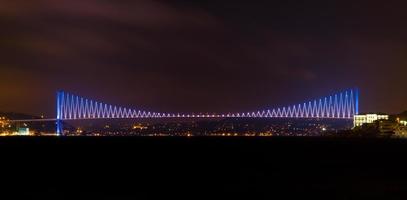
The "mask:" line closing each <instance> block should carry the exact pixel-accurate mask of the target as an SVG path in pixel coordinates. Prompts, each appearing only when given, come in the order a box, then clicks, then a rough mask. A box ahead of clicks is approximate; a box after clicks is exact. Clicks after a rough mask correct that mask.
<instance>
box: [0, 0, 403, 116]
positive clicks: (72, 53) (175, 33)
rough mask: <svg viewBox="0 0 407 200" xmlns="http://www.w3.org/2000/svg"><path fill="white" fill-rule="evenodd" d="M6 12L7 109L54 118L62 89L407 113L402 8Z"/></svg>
mask: <svg viewBox="0 0 407 200" xmlns="http://www.w3.org/2000/svg"><path fill="white" fill-rule="evenodd" d="M0 2H1V4H2V7H1V8H0V17H1V19H2V20H1V21H0V24H1V25H2V27H3V29H4V30H5V31H3V32H2V33H0V38H1V41H2V45H1V46H0V53H1V54H2V55H3V58H2V60H0V74H1V75H0V76H1V78H0V91H1V92H0V111H14V112H23V113H28V114H36V115H39V114H45V115H47V116H53V115H54V113H55V111H54V109H55V106H54V104H55V102H54V99H55V98H54V96H55V92H56V91H58V90H60V89H64V90H67V91H74V92H76V93H78V94H83V95H85V96H89V97H91V98H93V99H106V100H105V101H106V102H110V103H112V104H118V105H134V106H137V107H139V108H142V109H144V110H159V111H163V112H203V113H205V112H218V113H223V112H228V111H236V112H240V111H246V110H249V111H250V110H253V109H257V108H265V107H274V106H276V105H291V104H294V103H298V102H302V101H303V100H304V98H305V99H313V98H317V97H319V96H323V95H326V94H331V93H335V92H338V90H341V89H343V88H353V87H358V88H360V92H361V97H362V98H361V99H360V105H361V107H360V111H361V112H386V113H391V114H392V113H399V112H401V111H403V110H406V108H407V103H406V102H407V92H406V90H405V88H403V81H404V76H405V74H407V67H406V64H407V62H406V59H405V53H406V52H407V49H406V46H407V40H406V39H405V35H406V34H407V28H406V26H405V25H404V24H403V19H404V18H406V17H407V14H406V13H405V12H404V10H403V8H404V7H406V3H405V2H397V1H394V2H392V1H390V2H387V3H388V4H386V5H382V4H381V3H380V2H379V1H370V2H369V4H365V3H363V2H359V1H352V2H350V1H348V2H343V1H341V2H339V1H336V2H335V1H333V2H323V1H319V2H318V1H316V2H313V3H310V2H307V3H287V2H286V3H283V2H278V3H276V2H266V1H264V2H257V3H251V4H249V3H243V2H239V1H236V2H234V3H226V2H204V1H196V2H189V1H173V2H172V3H170V2H167V1H124V2H121V3H115V2H98V1H92V0H84V1H68V0H63V1H58V2H54V1H49V0H42V1H33V2H29V3H27V2H24V3H22V2H20V1H15V2H14V1H13V2H10V1H0ZM19 2H20V3H19Z"/></svg>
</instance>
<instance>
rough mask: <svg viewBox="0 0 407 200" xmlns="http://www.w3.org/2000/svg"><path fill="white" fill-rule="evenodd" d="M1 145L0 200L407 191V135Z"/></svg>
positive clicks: (7, 141)
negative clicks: (403, 137) (399, 137)
mask: <svg viewBox="0 0 407 200" xmlns="http://www.w3.org/2000/svg"><path fill="white" fill-rule="evenodd" d="M0 152H1V163H0V166H1V167H0V169H1V171H0V173H1V175H0V180H1V181H0V182H1V183H0V184H1V185H0V198H1V197H3V196H4V197H5V196H7V198H1V199H12V198H10V197H15V198H18V197H23V198H26V199H27V198H28V199H40V198H52V199H79V198H80V199H82V198H87V199H118V200H120V199H139V198H138V197H144V198H141V199H176V198H187V199H197V198H206V199H219V198H222V199H232V198H234V197H240V198H244V199H271V198H272V197H278V198H277V199H291V198H293V199H294V198H295V199H304V198H305V197H306V198H314V199H315V198H318V199H406V198H407V179H406V178H407V175H406V174H407V164H406V163H407V162H406V161H405V160H406V158H407V141H406V140H390V139H337V138H336V139H334V138H152V137H150V138H140V137H134V138H124V137H117V138H78V137H77V138H45V137H42V138H0ZM13 199H14V198H13Z"/></svg>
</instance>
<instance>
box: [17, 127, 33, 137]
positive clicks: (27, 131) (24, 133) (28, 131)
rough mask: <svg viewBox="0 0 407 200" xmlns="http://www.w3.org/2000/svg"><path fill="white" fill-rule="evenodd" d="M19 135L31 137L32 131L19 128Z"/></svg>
mask: <svg viewBox="0 0 407 200" xmlns="http://www.w3.org/2000/svg"><path fill="white" fill-rule="evenodd" d="M17 135H21V136H27V135H30V129H29V128H19V129H18V132H17Z"/></svg>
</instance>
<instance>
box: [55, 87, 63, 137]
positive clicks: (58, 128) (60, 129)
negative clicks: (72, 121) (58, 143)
mask: <svg viewBox="0 0 407 200" xmlns="http://www.w3.org/2000/svg"><path fill="white" fill-rule="evenodd" d="M63 95H64V94H63V92H57V121H56V134H57V136H61V135H62V134H63V127H62V120H61V111H62V109H61V105H62V104H61V103H62V102H61V100H62V98H63Z"/></svg>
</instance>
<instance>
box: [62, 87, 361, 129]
mask: <svg viewBox="0 0 407 200" xmlns="http://www.w3.org/2000/svg"><path fill="white" fill-rule="evenodd" d="M358 112H359V92H358V90H357V89H350V90H346V91H343V92H339V93H336V94H332V95H329V96H326V97H322V98H318V99H314V100H311V101H307V102H303V103H300V104H295V105H290V106H286V107H280V108H274V109H266V110H256V111H251V112H240V113H239V112H238V113H221V114H191V113H163V112H153V111H146V110H139V109H131V108H125V107H121V106H116V105H110V104H107V103H103V102H100V101H94V100H91V99H87V98H84V97H81V96H77V95H73V94H70V93H66V92H63V91H60V92H58V93H57V117H56V121H57V134H58V135H60V134H61V133H62V121H64V120H86V119H137V118H150V119H153V118H321V119H352V118H353V116H354V115H355V114H358Z"/></svg>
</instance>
